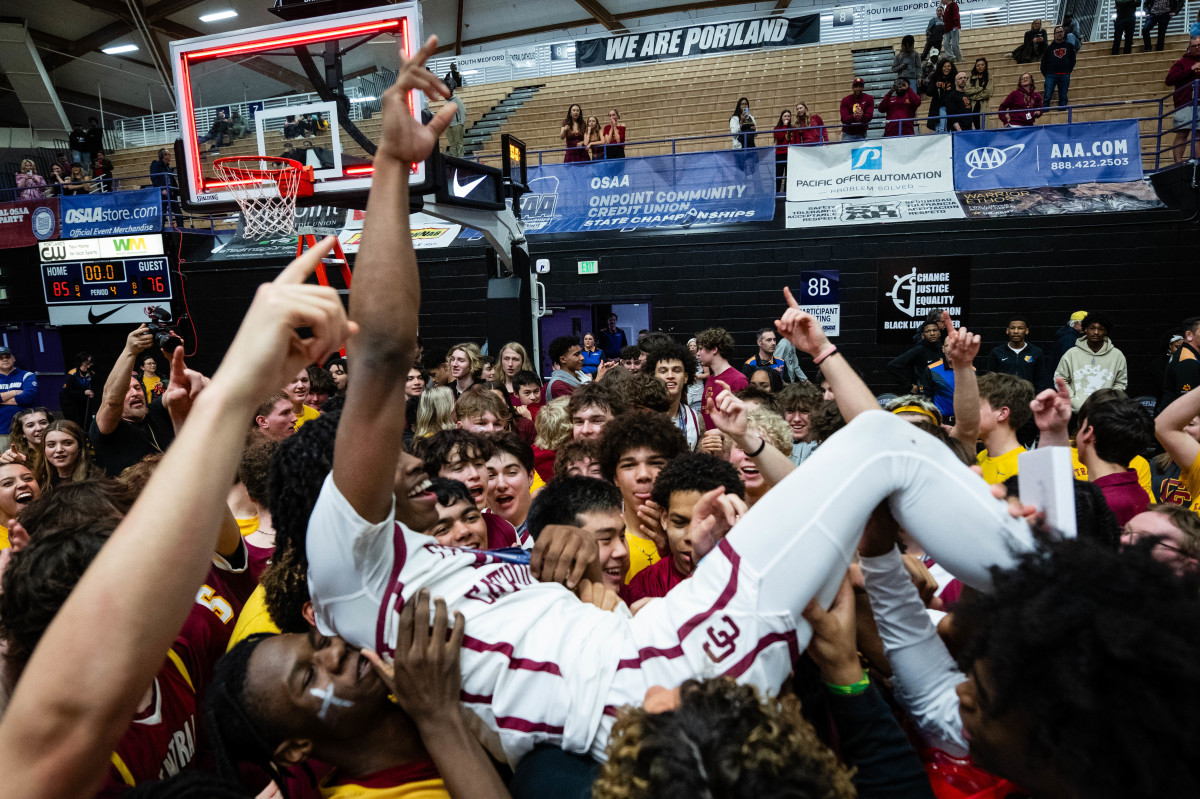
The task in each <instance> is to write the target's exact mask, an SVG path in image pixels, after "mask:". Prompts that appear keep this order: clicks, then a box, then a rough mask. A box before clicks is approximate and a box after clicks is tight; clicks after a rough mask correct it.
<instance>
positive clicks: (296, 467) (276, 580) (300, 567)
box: [262, 404, 342, 630]
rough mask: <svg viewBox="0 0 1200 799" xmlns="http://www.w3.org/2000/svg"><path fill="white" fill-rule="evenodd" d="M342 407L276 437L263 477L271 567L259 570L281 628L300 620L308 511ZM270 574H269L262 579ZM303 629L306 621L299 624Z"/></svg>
mask: <svg viewBox="0 0 1200 799" xmlns="http://www.w3.org/2000/svg"><path fill="white" fill-rule="evenodd" d="M341 418H342V407H341V405H340V404H335V405H334V406H333V409H332V410H327V411H326V412H325V413H323V414H321V415H320V416H318V417H317V418H316V419H313V420H311V421H310V422H308V423H307V424H305V425H304V426H303V427H301V428H300V429H299V430H297V431H296V432H295V433H293V434H292V435H290V436H288V437H287V438H285V439H284V440H283V441H280V442H279V446H278V447H276V449H275V453H274V454H273V455H272V456H271V466H270V471H269V473H268V477H267V495H268V502H267V505H268V507H269V509H270V511H271V522H272V524H274V526H275V554H274V555H273V556H272V561H273V564H274V565H272V567H271V568H270V569H269V570H268V571H267V572H266V574H264V575H263V581H262V582H263V588H264V589H265V591H266V596H265V600H266V605H267V611H268V612H269V613H270V615H271V621H273V622H275V624H276V626H278V627H279V628H280V629H281V630H295V629H297V627H300V625H301V624H302V623H304V622H303V616H302V615H300V616H299V618H297V616H296V614H298V613H299V610H300V609H301V608H303V605H304V602H307V601H308V599H309V596H308V555H307V550H306V541H307V539H308V517H309V516H311V515H312V510H313V507H315V506H316V504H317V496H318V495H319V494H320V493H321V485H322V484H323V483H324V482H325V478H326V476H328V474H329V472H330V470H332V469H333V448H334V442H335V441H336V439H337V427H338V422H339V421H341ZM268 575H270V577H271V579H268ZM300 629H307V624H305V626H303V627H300Z"/></svg>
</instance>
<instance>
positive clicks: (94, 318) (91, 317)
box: [88, 305, 125, 325]
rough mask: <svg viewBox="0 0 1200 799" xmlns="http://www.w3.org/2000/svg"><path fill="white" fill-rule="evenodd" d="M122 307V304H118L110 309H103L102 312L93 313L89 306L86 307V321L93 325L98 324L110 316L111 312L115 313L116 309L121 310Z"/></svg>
mask: <svg viewBox="0 0 1200 799" xmlns="http://www.w3.org/2000/svg"><path fill="white" fill-rule="evenodd" d="M124 307H125V306H124V305H118V306H117V307H116V308H113V309H112V310H111V311H105V312H104V313H102V314H97V313H94V312H93V311H92V309H91V308H88V322H89V323H91V324H93V325H98V324H100V323H101V322H103V321H104V320H105V319H107V318H108V317H110V316H112V315H113V314H115V313H116V312H117V311H119V310H121V309H122V308H124Z"/></svg>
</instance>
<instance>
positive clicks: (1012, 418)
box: [979, 372, 1037, 430]
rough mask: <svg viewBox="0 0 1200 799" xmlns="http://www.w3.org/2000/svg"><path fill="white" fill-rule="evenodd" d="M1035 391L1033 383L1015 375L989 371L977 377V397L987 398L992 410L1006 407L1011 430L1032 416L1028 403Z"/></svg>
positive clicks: (1031, 400)
mask: <svg viewBox="0 0 1200 799" xmlns="http://www.w3.org/2000/svg"><path fill="white" fill-rule="evenodd" d="M1036 393H1037V392H1035V391H1034V389H1033V383H1030V382H1029V381H1028V380H1026V379H1025V378H1023V377H1017V376H1016V375H1007V374H1004V373H1002V372H989V373H988V374H986V375H984V376H982V377H980V378H979V398H980V399H982V400H987V402H988V405H991V406H992V410H998V409H1000V408H1008V426H1009V427H1010V428H1012V429H1013V430H1020V429H1021V428H1022V427H1023V426H1024V425H1025V423H1026V422H1028V421H1029V420H1030V419H1032V418H1033V411H1032V410H1030V408H1029V403H1031V402H1033V397H1034V394H1036Z"/></svg>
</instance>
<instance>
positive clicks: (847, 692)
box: [825, 671, 871, 696]
mask: <svg viewBox="0 0 1200 799" xmlns="http://www.w3.org/2000/svg"><path fill="white" fill-rule="evenodd" d="M870 687H871V678H870V676H869V675H868V674H867V673H866V672H865V671H864V672H863V676H862V679H861V680H859V681H858V682H855V683H851V684H850V685H834V684H833V683H828V682H827V683H825V688H826V689H827V690H828V691H829V692H830V693H831V694H836V695H837V696H858V695H859V694H861V693H864V692H865V691H866V690H867V689H868V688H870Z"/></svg>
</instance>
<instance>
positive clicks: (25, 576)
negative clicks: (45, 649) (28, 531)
mask: <svg viewBox="0 0 1200 799" xmlns="http://www.w3.org/2000/svg"><path fill="white" fill-rule="evenodd" d="M117 523H118V522H117V520H116V519H112V518H101V519H96V520H95V521H94V522H91V523H90V524H89V525H88V526H85V527H78V528H75V529H73V530H70V531H66V530H61V531H60V532H59V534H57V535H53V536H45V535H41V536H38V537H37V538H35V539H32V540H31V541H30V542H29V544H28V545H27V546H26V547H24V548H23V549H21V551H20V552H16V553H14V554H13V556H12V558H11V560H9V562H8V566H7V567H6V568H5V569H4V577H3V580H2V582H0V588H2V590H0V638H3V639H4V641H6V642H7V644H8V650H7V652H6V656H7V657H8V658H9V660H10V661H11V662H12V663H13V664H14V665H16V666H18V667H23V666H24V664H25V663H26V662H27V661H28V660H29V657H30V656H31V655H32V654H33V650H34V649H35V648H36V647H37V645H38V641H40V640H41V639H42V634H43V633H45V632H46V628H47V627H49V626H50V622H52V621H54V617H55V615H57V614H58V611H59V609H60V608H62V606H63V603H64V602H66V601H67V597H68V596H70V595H71V592H72V591H74V590H75V586H76V585H77V584H78V583H79V579H80V578H81V577H83V573H84V572H85V571H87V568H88V566H91V565H92V561H93V560H95V558H96V555H97V553H99V552H100V547H102V546H104V542H105V541H107V540H108V539H109V537H110V536H111V535H112V533H113V530H114V529H116V526H117Z"/></svg>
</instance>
